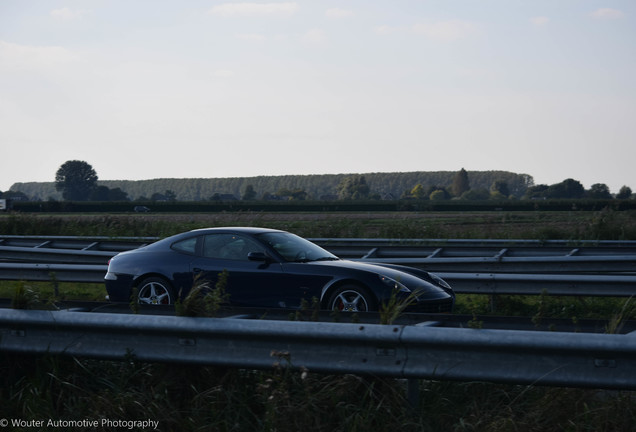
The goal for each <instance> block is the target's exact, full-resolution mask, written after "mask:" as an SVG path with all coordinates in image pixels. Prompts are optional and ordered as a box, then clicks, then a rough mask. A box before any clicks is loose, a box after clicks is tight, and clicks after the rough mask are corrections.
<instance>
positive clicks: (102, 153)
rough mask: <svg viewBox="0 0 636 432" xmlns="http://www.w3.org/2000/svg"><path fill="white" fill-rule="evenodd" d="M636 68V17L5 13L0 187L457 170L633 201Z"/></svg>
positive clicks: (118, 3) (494, 8)
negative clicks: (69, 164)
mask: <svg viewBox="0 0 636 432" xmlns="http://www.w3.org/2000/svg"><path fill="white" fill-rule="evenodd" d="M634 52H636V2H633V0H612V1H611V2H610V1H608V0H581V1H577V2H568V3H567V4H563V3H562V2H554V1H552V0H536V1H533V2H527V3H525V2H524V3H518V2H515V3H514V4H512V3H511V2H509V1H507V0H494V1H492V2H487V3H483V2H472V1H468V0H452V1H449V0H428V1H426V2H421V1H413V0H396V1H394V2H385V1H380V0H350V1H348V2H346V3H342V2H335V1H334V2H311V1H307V0H298V1H280V2H277V1H273V0H272V1H268V0H266V1H259V0H253V1H229V0H226V1H223V0H220V1H215V0H192V1H190V2H187V3H180V2H172V1H166V0H154V1H149V0H139V1H136V2H126V1H123V0H112V1H109V2H101V1H97V0H85V1H82V2H79V3H78V2H75V1H72V0H60V1H59V2H56V3H54V4H52V3H51V2H49V1H46V0H30V1H28V2H24V1H20V0H5V1H3V2H1V3H0V82H2V83H3V84H2V87H1V88H2V94H3V97H2V98H1V99H0V144H1V145H2V161H3V162H4V164H3V165H2V168H1V169H0V190H1V191H7V190H9V188H10V187H11V186H12V185H13V184H15V183H29V182H49V181H54V179H55V173H56V171H57V169H58V168H59V167H60V166H61V165H62V164H63V163H64V162H66V161H68V160H83V161H86V162H87V163H89V164H91V165H92V166H93V168H94V169H95V171H96V172H97V175H98V176H99V177H100V178H104V179H128V180H129V181H143V180H150V179H159V178H241V177H260V176H285V175H338V174H340V173H352V174H355V173H373V172H383V173H391V172H416V171H422V172H433V171H459V169H461V168H462V167H464V168H465V169H466V170H467V171H509V172H515V173H527V174H528V175H531V176H532V177H533V179H534V181H535V184H547V185H550V184H556V183H560V182H562V181H563V180H565V179H568V178H572V179H575V180H577V181H579V182H581V184H583V186H584V187H585V188H586V189H589V188H590V187H591V185H593V184H597V183H600V184H606V185H607V186H608V187H609V188H610V190H611V192H612V193H617V192H618V191H619V190H620V188H621V187H622V186H629V187H635V188H636V174H634V170H633V168H632V165H633V162H632V161H633V160H636V146H635V145H634V138H635V137H636V122H634V121H633V119H634V118H636V82H635V80H634V79H633V77H634V76H636V58H635V56H634ZM504 166H505V167H506V169H502V168H501V167H504ZM104 181H117V180H104Z"/></svg>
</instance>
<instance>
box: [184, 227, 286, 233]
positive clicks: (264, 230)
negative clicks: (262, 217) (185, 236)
mask: <svg viewBox="0 0 636 432" xmlns="http://www.w3.org/2000/svg"><path fill="white" fill-rule="evenodd" d="M215 232H235V233H246V234H261V233H267V232H285V231H281V230H277V229H271V228H259V227H216V228H198V229H194V230H192V231H189V233H197V234H206V233H215Z"/></svg>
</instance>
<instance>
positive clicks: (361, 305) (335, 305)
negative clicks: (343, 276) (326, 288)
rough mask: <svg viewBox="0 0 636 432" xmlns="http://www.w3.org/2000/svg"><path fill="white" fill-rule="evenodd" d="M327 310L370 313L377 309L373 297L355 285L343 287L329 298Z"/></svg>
mask: <svg viewBox="0 0 636 432" xmlns="http://www.w3.org/2000/svg"><path fill="white" fill-rule="evenodd" d="M327 309H329V310H332V311H340V312H370V311H374V310H376V309H377V302H376V300H375V298H374V297H373V295H371V294H370V293H369V291H368V290H367V289H365V288H362V287H359V286H356V285H343V286H341V287H340V288H337V289H336V290H335V291H334V292H333V293H332V294H331V296H330V297H329V302H327Z"/></svg>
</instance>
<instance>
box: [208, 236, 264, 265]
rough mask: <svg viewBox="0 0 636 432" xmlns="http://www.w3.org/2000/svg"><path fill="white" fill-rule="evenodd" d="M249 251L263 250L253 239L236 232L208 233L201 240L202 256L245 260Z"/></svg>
mask: <svg viewBox="0 0 636 432" xmlns="http://www.w3.org/2000/svg"><path fill="white" fill-rule="evenodd" d="M250 252H263V248H262V247H261V246H260V245H259V244H258V243H256V242H255V241H254V240H252V239H250V238H248V237H244V236H240V235H236V234H209V235H206V236H205V238H204V241H203V256H204V257H207V258H216V259H231V260H241V261H247V260H248V257H247V256H248V254H249V253H250Z"/></svg>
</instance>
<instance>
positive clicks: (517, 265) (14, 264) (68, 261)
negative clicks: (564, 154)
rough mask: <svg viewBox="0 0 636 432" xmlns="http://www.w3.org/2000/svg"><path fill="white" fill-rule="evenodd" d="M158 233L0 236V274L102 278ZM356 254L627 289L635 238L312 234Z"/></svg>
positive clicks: (635, 275)
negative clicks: (112, 263)
mask: <svg viewBox="0 0 636 432" xmlns="http://www.w3.org/2000/svg"><path fill="white" fill-rule="evenodd" d="M154 240H156V238H154V237H143V238H133V237H125V238H115V239H112V238H107V237H61V236H55V237H37V236H25V237H21V236H0V280H38V281H46V280H51V279H56V280H58V281H61V282H94V283H100V282H102V281H103V276H104V274H105V273H106V263H107V262H108V259H110V257H112V256H113V255H115V254H116V253H118V252H119V251H123V250H130V249H135V248H137V247H140V246H142V245H145V244H148V243H151V242H153V241H154ZM311 240H312V241H314V242H315V243H317V244H320V245H322V246H323V247H325V248H327V249H329V250H331V251H332V252H334V253H336V254H337V255H342V256H345V257H346V256H347V255H351V254H358V257H359V256H360V254H362V253H364V256H363V257H362V258H352V259H354V260H359V261H366V262H377V263H386V264H400V265H406V266H411V267H418V268H422V269H425V270H428V271H431V272H434V273H437V274H439V275H440V276H441V277H443V278H444V279H446V280H447V281H448V282H449V283H450V284H451V285H452V286H453V288H454V289H455V291H456V292H458V293H470V294H528V295H537V294H541V293H543V292H544V291H545V292H547V293H548V294H551V295H586V296H632V295H634V294H635V293H636V242H633V241H620V242H619V241H582V242H576V243H575V244H571V243H569V242H565V241H545V242H541V241H534V240H485V239H481V240H479V239H478V240H452V239H451V240H441V239H429V240H421V239H420V240H417V239H411V240H397V239H325V238H323V239H311Z"/></svg>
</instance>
